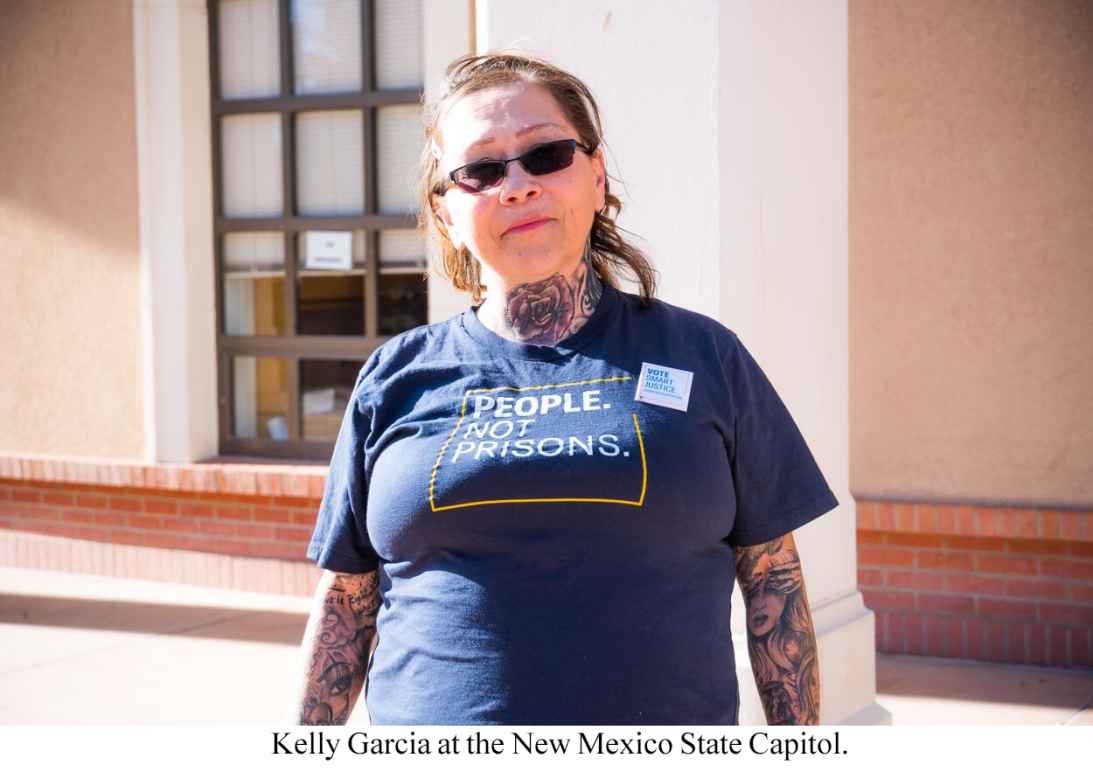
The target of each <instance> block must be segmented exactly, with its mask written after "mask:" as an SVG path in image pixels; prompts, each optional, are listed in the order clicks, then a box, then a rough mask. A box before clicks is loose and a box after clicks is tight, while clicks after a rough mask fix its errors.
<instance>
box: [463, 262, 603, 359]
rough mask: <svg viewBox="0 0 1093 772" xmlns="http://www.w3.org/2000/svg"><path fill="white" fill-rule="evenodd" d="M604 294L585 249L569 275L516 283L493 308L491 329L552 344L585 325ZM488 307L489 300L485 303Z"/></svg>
mask: <svg viewBox="0 0 1093 772" xmlns="http://www.w3.org/2000/svg"><path fill="white" fill-rule="evenodd" d="M602 295H603V282H602V281H601V280H600V277H599V276H598V275H597V274H596V272H595V271H594V270H593V269H592V261H591V259H590V256H589V254H588V252H587V251H586V252H585V255H584V257H582V258H581V261H580V262H579V263H577V267H576V268H575V269H574V270H573V272H572V273H571V274H569V276H563V275H562V274H561V273H556V274H554V275H553V276H550V277H548V278H546V279H540V280H539V281H532V282H527V283H526V284H518V285H516V286H515V287H512V288H511V289H510V290H509V291H508V292H507V293H506V294H505V297H504V299H503V301H502V302H503V303H504V306H505V307H504V309H503V310H501V313H500V314H498V313H496V311H497V310H498V309H492V310H493V311H494V313H493V314H490V315H489V316H490V321H492V322H494V323H493V324H488V326H489V327H490V329H492V330H493V331H494V332H496V333H498V334H499V335H502V336H504V337H506V338H510V339H512V340H516V341H519V342H521V343H533V344H536V345H541V346H553V345H555V344H556V343H558V342H559V341H561V340H564V339H565V338H568V337H569V336H570V335H573V334H574V333H575V332H577V330H579V329H581V327H583V326H584V324H585V322H587V321H588V320H589V318H590V317H591V316H592V312H593V311H595V310H596V305H597V304H598V303H599V302H600V297H601V296H602ZM484 305H485V306H489V305H490V303H489V301H488V298H487V302H486V303H485V304H484Z"/></svg>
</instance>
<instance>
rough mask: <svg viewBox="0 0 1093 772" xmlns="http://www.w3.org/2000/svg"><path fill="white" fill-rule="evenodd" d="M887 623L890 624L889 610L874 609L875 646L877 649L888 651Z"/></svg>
mask: <svg viewBox="0 0 1093 772" xmlns="http://www.w3.org/2000/svg"><path fill="white" fill-rule="evenodd" d="M887 625H888V612H887V611H874V612H873V648H875V649H876V650H877V651H887V649H886V648H885V647H886V645H887V643H886V639H887Z"/></svg>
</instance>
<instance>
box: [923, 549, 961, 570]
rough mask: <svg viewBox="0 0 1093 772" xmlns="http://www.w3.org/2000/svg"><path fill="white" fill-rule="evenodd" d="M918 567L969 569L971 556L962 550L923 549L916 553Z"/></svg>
mask: <svg viewBox="0 0 1093 772" xmlns="http://www.w3.org/2000/svg"><path fill="white" fill-rule="evenodd" d="M918 567H919V568H932V569H948V570H950V571H971V570H972V558H971V555H967V554H965V553H962V552H934V551H923V552H919V553H918Z"/></svg>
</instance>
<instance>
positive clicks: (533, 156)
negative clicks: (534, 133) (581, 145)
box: [520, 140, 575, 174]
mask: <svg viewBox="0 0 1093 772" xmlns="http://www.w3.org/2000/svg"><path fill="white" fill-rule="evenodd" d="M574 146H575V143H574V142H571V141H570V140H562V141H560V142H548V143H546V144H545V145H539V147H536V148H532V149H531V150H529V151H528V152H527V153H525V154H524V155H523V156H521V158H520V163H521V164H523V167H524V168H525V169H527V170H528V173H529V174H551V173H552V172H557V171H561V170H562V169H564V168H566V167H567V166H569V165H570V164H571V163H573V151H574Z"/></svg>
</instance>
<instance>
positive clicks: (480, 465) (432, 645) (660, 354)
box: [308, 287, 838, 725]
mask: <svg viewBox="0 0 1093 772" xmlns="http://www.w3.org/2000/svg"><path fill="white" fill-rule="evenodd" d="M639 396H640V399H638V398H636V397H639ZM837 504H838V502H837V501H836V499H835V496H834V495H833V494H832V492H831V490H830V488H829V487H828V485H827V483H826V482H825V480H824V477H823V475H822V474H821V472H820V470H819V468H818V467H817V465H816V462H815V460H814V458H813V456H812V454H811V452H810V451H809V449H808V447H807V445H806V444H805V442H804V439H803V438H802V437H801V433H800V431H799V430H798V429H797V426H796V424H795V423H794V421H793V419H792V418H791V417H790V414H789V412H788V411H787V410H786V408H785V406H784V405H783V403H782V401H781V399H780V398H779V397H778V395H777V393H776V392H775V390H774V388H773V387H772V386H771V384H770V382H769V381H768V380H767V378H766V376H765V375H764V374H763V371H762V370H761V369H760V368H759V365H758V364H757V363H756V362H755V360H754V359H753V358H752V357H751V355H750V354H749V353H748V351H747V350H746V349H745V348H744V346H743V344H741V342H740V340H739V339H738V338H737V337H736V335H735V334H734V333H733V332H732V331H730V330H729V329H727V328H726V327H724V326H723V325H721V324H720V323H718V322H716V321H714V320H712V319H710V318H708V317H705V316H703V315H701V314H697V313H694V312H691V311H687V310H685V309H682V308H678V307H676V306H672V305H670V304H668V303H664V302H660V301H656V302H654V303H653V304H652V306H651V307H642V306H641V305H640V304H639V301H638V298H637V297H635V296H634V295H631V294H628V293H624V292H621V291H619V290H615V289H612V288H610V287H605V289H604V294H603V296H602V298H601V300H600V302H599V304H598V305H597V307H596V310H595V312H594V313H593V315H592V317H591V318H590V319H589V320H588V321H587V322H586V323H585V325H584V326H583V327H581V328H580V330H578V331H577V333H576V334H575V335H572V336H570V337H569V338H567V339H566V340H564V341H562V342H561V343H560V344H559V345H557V346H539V345H529V344H522V343H516V342H514V341H511V340H508V339H505V338H503V337H501V336H499V335H497V334H496V333H494V332H492V331H491V330H489V329H487V328H486V327H485V326H483V325H482V323H481V322H480V321H479V320H478V317H477V316H476V315H475V313H474V311H473V310H471V309H468V310H467V311H465V312H464V313H463V314H461V315H459V316H456V317H453V318H452V319H450V320H448V321H446V322H441V323H439V324H433V325H429V326H426V327H419V328H417V329H414V330H411V331H409V332H407V333H404V334H402V335H400V336H398V337H396V338H393V339H392V340H390V341H388V342H387V343H385V344H384V345H383V346H381V347H380V348H379V349H378V350H376V351H375V352H374V353H373V355H372V356H371V357H370V358H369V359H368V361H367V362H366V363H365V365H364V367H363V368H362V369H361V372H360V374H359V376H358V378H357V382H356V385H355V387H354V390H353V395H352V398H351V400H350V404H349V406H348V409H347V410H346V414H345V417H344V419H343V422H342V425H341V430H340V433H339V435H338V439H337V443H336V446H335V448H334V454H333V457H332V459H331V464H330V473H329V476H328V478H327V482H326V489H325V492H324V495H323V500H322V504H321V507H320V510H319V514H318V522H317V524H316V527H315V532H314V535H313V536H312V539H311V543H310V545H309V547H308V556H309V557H310V558H311V559H313V560H315V561H317V563H318V564H319V566H321V567H323V568H327V569H330V570H333V571H339V572H346V573H364V572H367V571H371V570H373V569H377V568H378V571H379V580H380V591H381V593H382V596H383V603H382V605H381V607H380V610H379V614H378V618H377V636H378V639H379V640H378V643H377V647H376V650H375V653H374V655H373V660H372V664H371V667H370V670H369V673H368V679H367V685H366V689H367V691H366V697H365V699H366V702H367V708H368V712H369V715H370V717H371V720H372V722H373V723H374V724H487V723H497V724H595V725H613V724H735V723H737V716H738V704H739V700H738V694H737V681H736V671H735V661H734V656H733V645H732V634H731V631H730V626H729V613H730V608H729V606H730V598H731V595H732V588H733V583H734V581H735V559H734V554H733V550H732V546H733V545H750V544H759V543H762V542H765V541H769V540H771V539H773V538H775V537H777V536H780V535H782V534H785V533H787V532H789V531H792V530H793V529H795V528H797V527H799V526H801V525H803V524H804V523H806V522H808V521H810V520H812V519H813V518H816V517H818V516H819V515H821V514H823V513H824V512H827V511H829V510H831V509H833V508H834V507H836V506H837Z"/></svg>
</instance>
